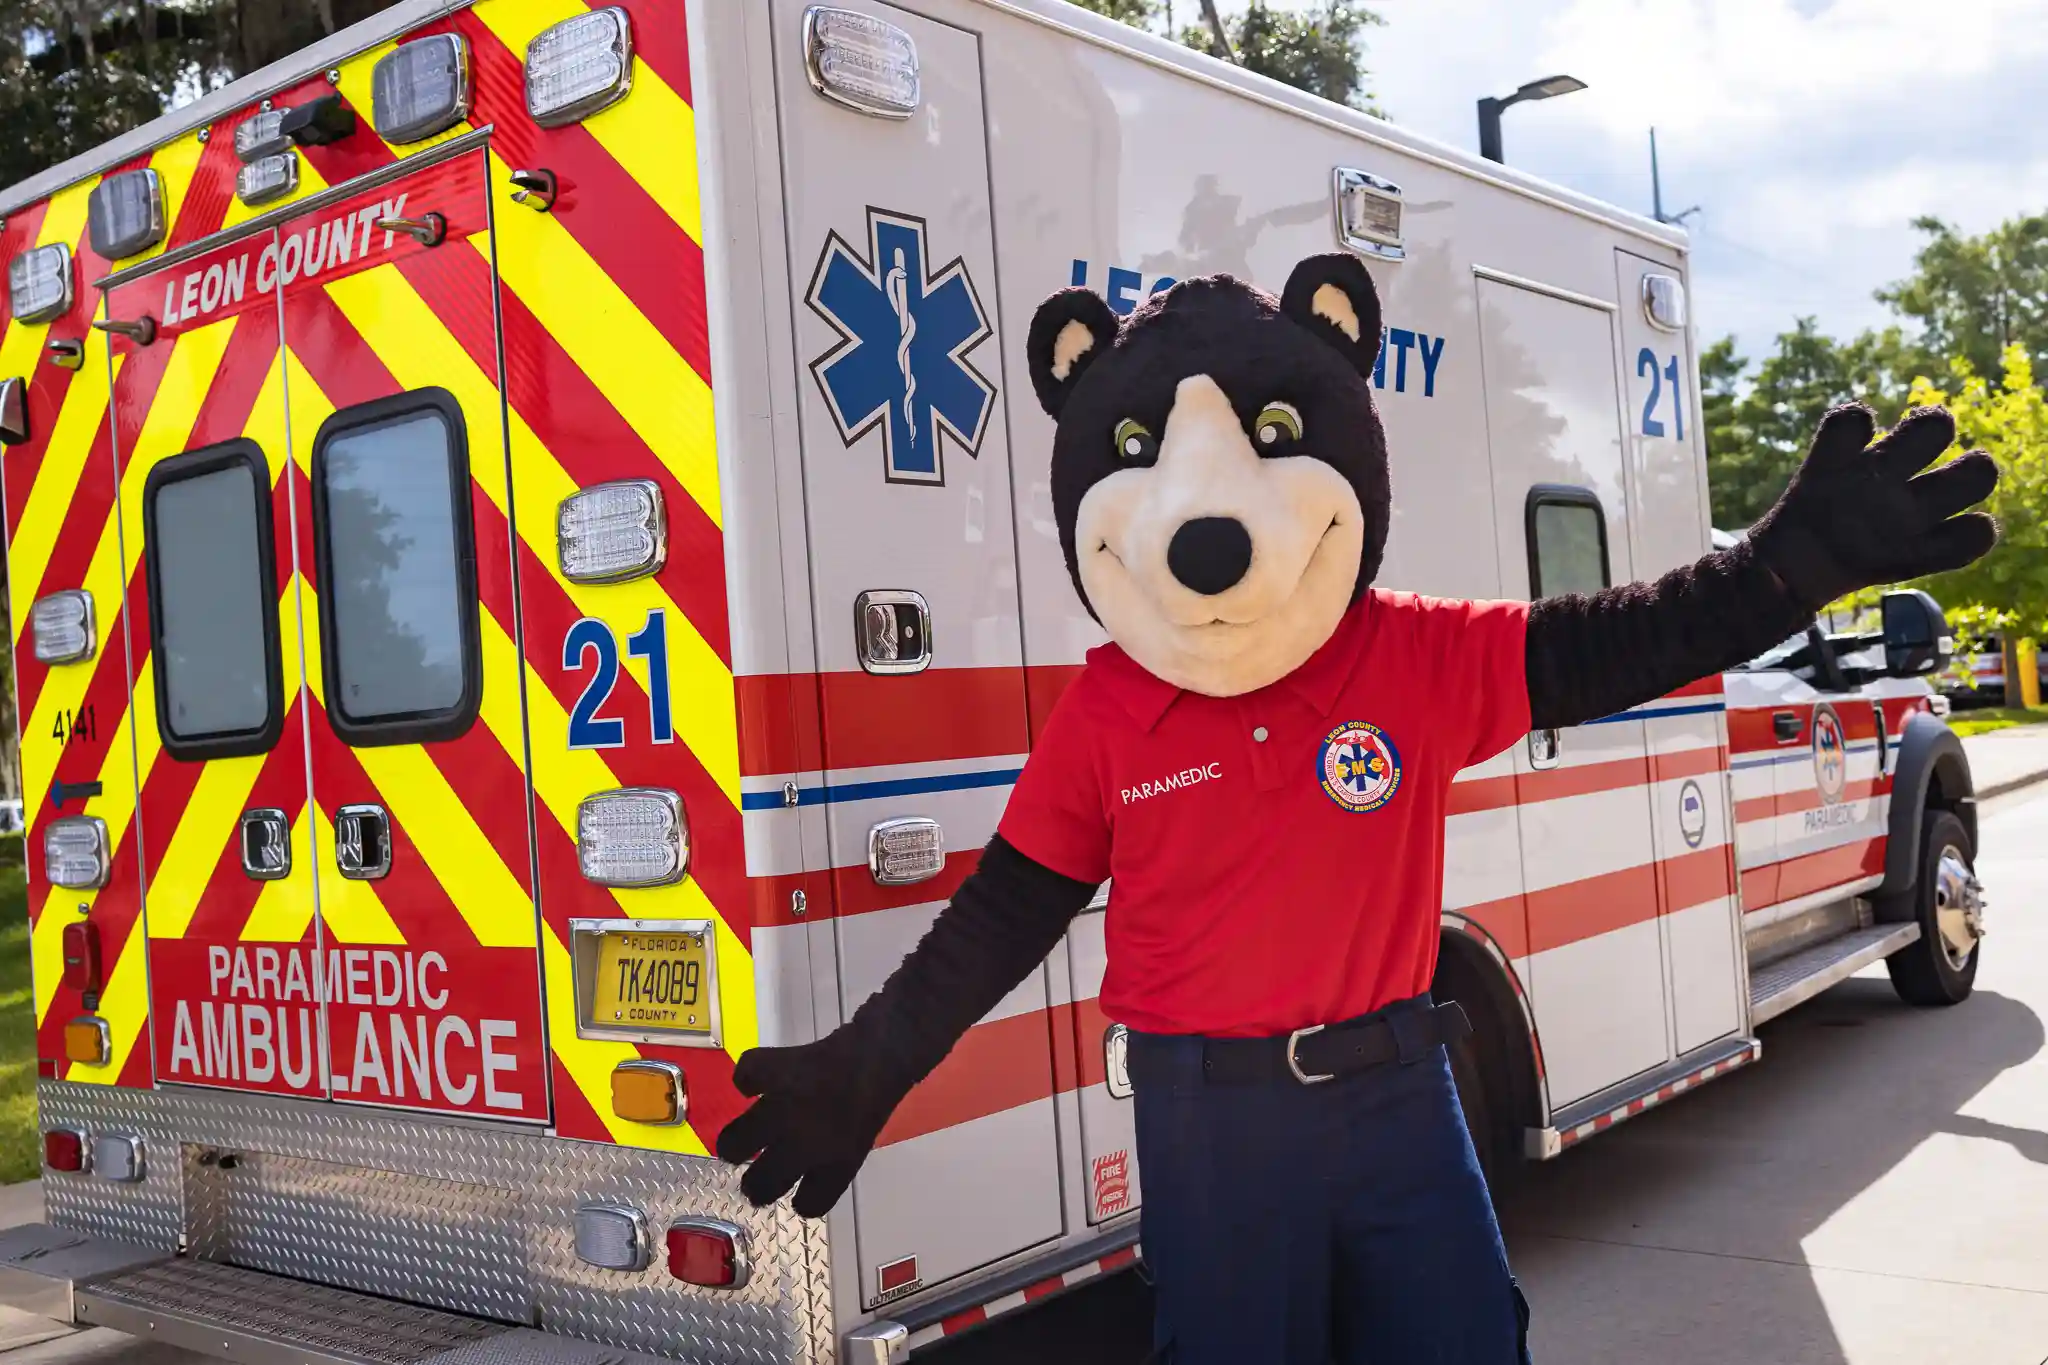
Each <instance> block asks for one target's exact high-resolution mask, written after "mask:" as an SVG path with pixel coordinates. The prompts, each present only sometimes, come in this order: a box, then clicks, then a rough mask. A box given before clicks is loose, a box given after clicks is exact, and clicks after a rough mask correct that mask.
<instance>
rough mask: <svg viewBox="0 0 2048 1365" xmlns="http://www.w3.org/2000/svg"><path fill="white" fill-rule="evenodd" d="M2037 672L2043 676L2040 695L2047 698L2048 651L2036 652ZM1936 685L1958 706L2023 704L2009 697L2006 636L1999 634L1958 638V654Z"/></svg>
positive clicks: (2035, 667) (2035, 666) (2039, 675)
mask: <svg viewBox="0 0 2048 1365" xmlns="http://www.w3.org/2000/svg"><path fill="white" fill-rule="evenodd" d="M2034 672H2035V676H2036V677H2037V678H2039V679H2040V683H2041V695H2042V696H2043V697H2044V698H2048V654H2037V655H2036V657H2035V661H2034ZM1935 686H1936V688H1937V689H1938V690H1939V691H1940V693H1941V695H1943V696H1944V697H1947V698H1948V699H1949V701H1950V702H1951V703H1952V704H1953V705H1955V706H1956V707H1958V708H1968V707H1972V706H2007V705H2012V706H2017V705H2019V704H2020V703H2019V700H2018V699H2017V698H2014V699H2012V700H2011V701H2008V700H2007V698H2006V688H2005V640H2004V638H2003V637H2002V636H1998V635H1988V636H1985V637H1983V638H1981V639H1976V640H1969V641H1959V642H1958V643H1957V648H1956V655H1955V658H1954V659H1953V660H1951V661H1950V663H1949V666H1948V667H1947V668H1946V669H1944V670H1943V671H1942V673H1941V674H1940V675H1939V676H1938V677H1937V678H1936V680H1935Z"/></svg>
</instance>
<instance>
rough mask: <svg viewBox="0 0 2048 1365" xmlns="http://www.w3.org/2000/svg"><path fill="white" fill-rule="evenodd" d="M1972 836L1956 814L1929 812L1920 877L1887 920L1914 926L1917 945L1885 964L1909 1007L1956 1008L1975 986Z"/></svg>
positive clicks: (1978, 924) (1977, 936)
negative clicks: (1913, 922) (1917, 926)
mask: <svg viewBox="0 0 2048 1365" xmlns="http://www.w3.org/2000/svg"><path fill="white" fill-rule="evenodd" d="M1972 862H1973V858H1972V850H1971V848H1970V832H1969V830H1967V829H1965V828H1964V827H1963V822H1962V821H1961V820H1960V819H1958V818H1957V816H1956V814H1955V812H1954V811H1947V810H1931V811H1928V812H1927V814H1926V815H1925V816H1924V817H1923V818H1922V820H1921V823H1920V875H1919V876H1918V877H1917V878H1916V879H1915V880H1914V883H1913V889H1912V890H1911V891H1910V892H1908V893H1906V894H1905V895H1904V896H1902V897H1900V898H1899V901H1900V902H1902V903H1900V904H1897V905H1895V906H1888V907H1886V909H1889V910H1892V911H1893V913H1892V914H1889V915H1884V916H1882V917H1883V918H1886V919H1892V918H1896V919H1899V920H1909V919H1910V920H1917V921H1918V922H1919V924H1920V937H1919V939H1918V940H1917V941H1915V942H1913V943H1909V944H1907V945H1906V946H1905V947H1903V948H1901V949H1899V951H1897V952H1896V953H1893V954H1892V955H1891V956H1890V957H1888V958H1886V959H1885V961H1884V965H1885V968H1886V970H1888V971H1889V972H1890V973H1891V977H1892V989H1893V990H1895V991H1897V992H1898V993H1899V998H1900V999H1901V1000H1904V1001H1905V1002H1906V1003H1907V1004H1909V1005H1955V1004H1960V1003H1961V1002H1962V1001H1964V1000H1967V999H1968V998H1969V995H1970V991H1971V989H1972V988H1973V987H1974V986H1975V985H1976V984H1977V959H1978V957H1979V954H1978V951H1977V950H1978V947H1979V946H1980V943H1981V940H1982V939H1983V936H1984V913H1983V903H1982V900H1981V898H1980V892H1981V888H1980V887H1979V885H1978V882H1977V874H1976V872H1975V870H1974V869H1973V867H1972Z"/></svg>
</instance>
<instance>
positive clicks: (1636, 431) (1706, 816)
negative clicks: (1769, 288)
mask: <svg viewBox="0 0 2048 1365" xmlns="http://www.w3.org/2000/svg"><path fill="white" fill-rule="evenodd" d="M1614 270H1615V290H1616V293H1615V297H1616V298H1619V299H1620V300H1621V302H1622V307H1621V355H1622V361H1623V364H1622V376H1623V380H1624V388H1623V392H1624V394H1625V395H1626V400H1625V401H1624V403H1623V405H1622V413H1623V417H1624V421H1625V424H1626V427H1627V430H1628V452H1629V465H1630V476H1631V491H1632V493H1633V497H1634V502H1633V505H1632V506H1631V508H1630V509H1629V518H1630V521H1631V523H1632V529H1633V530H1634V532H1635V554H1636V566H1635V576H1636V577H1637V578H1654V577H1656V576H1657V575H1658V574H1661V573H1664V572H1666V571H1668V570H1671V569H1675V568H1677V567H1678V566H1679V565H1681V564H1689V563H1691V562H1692V561H1693V560H1695V559H1697V558H1699V557H1700V556H1701V555H1703V554H1705V553H1706V552H1707V550H1708V549H1709V548H1710V547H1709V546H1708V544H1707V541H1706V535H1705V532H1706V527H1707V511H1706V503H1705V497H1706V481H1705V479H1704V478H1703V477H1702V475H1701V465H1702V457H1701V453H1700V452H1702V451H1703V450H1704V449H1705V446H1706V442H1705V441H1703V440H1702V439H1701V433H1699V432H1698V431H1696V430H1695V429H1694V425H1695V424H1694V416H1693V414H1694V412H1695V403H1694V398H1695V394H1694V391H1693V387H1692V373H1693V371H1692V366H1691V364H1690V362H1689V359H1688V356H1687V340H1688V339H1687V335H1686V333H1685V332H1683V331H1671V330H1666V329H1664V328H1661V327H1658V326H1655V325H1653V324H1652V323H1651V321H1650V314H1649V310H1648V309H1647V307H1646V306H1645V305H1644V302H1643V300H1644V297H1645V288H1646V285H1645V281H1646V280H1647V279H1648V278H1649V277H1651V276H1653V275H1663V276H1669V277H1675V276H1676V275H1677V272H1676V271H1675V270H1673V269H1672V268H1671V267H1669V266H1664V265H1660V264H1658V263H1657V262H1655V261H1651V260H1648V259H1646V258H1644V257H1642V256H1637V255H1634V254H1633V253H1631V252H1627V251H1617V252H1615V253H1614ZM1724 706H1725V702H1724V684H1723V681H1722V679H1721V678H1720V677H1719V676H1716V677H1712V678H1705V679H1702V680H1700V681H1699V682H1697V683H1694V684H1693V685H1692V686H1690V687H1686V688H1682V689H1680V691H1679V693H1678V694H1677V695H1675V696H1672V697H1670V698H1667V699H1665V700H1663V701H1660V702H1658V703H1657V704H1655V705H1653V706H1649V707H1645V708H1644V713H1645V716H1646V719H1645V720H1644V722H1643V728H1644V734H1645V737H1646V739H1647V741H1648V744H1649V750H1650V764H1651V774H1652V779H1653V781H1652V786H1651V796H1650V806H1651V825H1652V827H1653V829H1654V830H1655V834H1656V841H1657V867H1658V872H1657V887H1658V894H1659V897H1660V903H1661V905H1662V908H1663V913H1664V932H1665V937H1666V939H1667V941H1668V942H1669V944H1670V961H1671V1016H1672V1027H1673V1033H1674V1037H1675V1041H1676V1044H1677V1048H1678V1051H1680V1052H1689V1051H1691V1050H1692V1049H1694V1048H1696V1047H1700V1046H1702V1045H1703V1044H1706V1043H1710V1042H1712V1041H1714V1040H1715V1039H1716V1038H1720V1037H1724V1036H1726V1035H1727V1034H1730V1033H1733V1032H1734V1031H1735V1030H1736V1029H1737V1028H1739V1027H1741V1025H1742V1021H1743V1018H1744V1016H1745V1012H1746V1009H1747V1004H1748V1001H1747V999H1746V996H1747V990H1748V988H1747V985H1746V984H1745V975H1746V974H1745V972H1744V968H1743V964H1742V962H1741V960H1740V955H1741V952H1742V936H1741V932H1740V925H1739V923H1738V921H1739V920H1740V918H1741V908H1740V906H1739V904H1738V902H1737V900H1736V896H1735V868H1734V847H1733V843H1732V841H1731V837H1730V829H1731V827H1732V825H1733V822H1732V821H1731V819H1730V796H1729V792H1730V780H1729V775H1728V755H1727V743H1728V740H1727V728H1726V720H1727V717H1726V715H1725V714H1724ZM1759 775H1761V774H1759ZM1744 780H1745V782H1750V781H1754V778H1746V779H1744ZM1737 809H1739V807H1737Z"/></svg>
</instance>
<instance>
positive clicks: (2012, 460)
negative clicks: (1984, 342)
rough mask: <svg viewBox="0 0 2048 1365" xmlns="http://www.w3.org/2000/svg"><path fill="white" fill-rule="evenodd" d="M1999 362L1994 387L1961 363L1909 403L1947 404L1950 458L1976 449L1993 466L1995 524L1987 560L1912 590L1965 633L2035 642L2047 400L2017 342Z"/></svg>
mask: <svg viewBox="0 0 2048 1365" xmlns="http://www.w3.org/2000/svg"><path fill="white" fill-rule="evenodd" d="M2000 359H2001V370H2000V374H1999V379H1998V381H1997V382H1996V383H1992V382H1990V381H1987V380H1986V379H1984V378H1983V377H1981V376H1980V375H1979V374H1978V373H1977V371H1976V370H1975V369H1973V368H1972V367H1971V365H1970V362H1969V361H1967V360H1965V359H1962V358H1960V357H1959V358H1957V359H1956V360H1955V361H1954V363H1953V364H1952V365H1951V367H1950V370H1949V376H1948V383H1947V385H1946V386H1945V387H1940V388H1937V387H1936V386H1935V385H1934V383H1933V382H1932V381H1929V380H1924V379H1923V380H1921V381H1920V382H1918V383H1916V384H1915V385H1914V386H1913V390H1912V402H1913V403H1915V404H1921V403H1945V404H1947V405H1948V408H1949V411H1950V412H1952V413H1954V414H1955V419H1956V445H1955V447H1954V449H1953V450H1951V451H1950V452H1949V456H1950V457H1953V456H1954V455H1955V454H1958V453H1960V452H1962V451H1965V450H1978V449H1981V450H1985V451H1988V452H1989V453H1990V455H1991V457H1992V458H1993V459H1994V460H1996V461H1998V488H1997V490H1996V491H1995V492H1993V493H1992V495H1991V498H1990V501H1989V502H1988V503H1987V505H1986V508H1985V510H1987V511H1989V512H1990V513H1991V514H1992V515H1993V516H1994V517H1996V518H1997V519H1998V525H1999V540H1998V544H1997V546H1995V547H1994V548H1993V549H1992V551H1991V553H1990V554H1988V555H1986V556H1984V558H1982V559H1980V560H1978V561H1977V562H1976V563H1975V564H1972V565H1970V566H1969V567H1968V568H1965V569H1959V570H1957V571H1956V572H1954V573H1948V574H1938V575H1936V576H1934V577H1933V578H1929V579H1926V580H1924V581H1923V582H1921V583H1918V584H1915V585H1914V586H1916V587H1922V588H1925V589H1926V590H1927V591H1928V592H1930V593H1932V594H1934V597H1935V600H1937V601H1939V602H1941V603H1942V604H1943V605H1944V606H1945V607H1948V608H1949V609H1950V610H1949V619H1950V622H1951V624H1953V625H1955V626H1956V627H1957V628H1958V630H1959V631H1962V632H1963V633H1965V634H1972V635H1982V634H1985V633H1989V632H1991V631H2005V630H2010V631H2017V632H2019V633H2021V634H2023V635H2031V636H2036V637H2039V636H2041V635H2044V634H2048V398H2044V397H2043V395H2042V393H2041V390H2040V388H2039V387H2037V386H2036V385H2035V383H2034V365H2033V361H2032V360H2031V359H2030V358H2029V356H2028V355H2027V351H2026V348H2025V347H2024V346H2022V345H2020V344H2018V343H2017V342H2015V343H2014V344H2013V345H2011V346H2008V347H2006V349H2005V352H2004V354H2003V355H2002V356H2001V358H2000Z"/></svg>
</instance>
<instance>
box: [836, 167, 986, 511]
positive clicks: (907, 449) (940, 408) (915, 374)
mask: <svg viewBox="0 0 2048 1365" xmlns="http://www.w3.org/2000/svg"><path fill="white" fill-rule="evenodd" d="M806 302H808V303H809V304H810V305H811V309H812V311H814V312H816V313H817V314H818V316H819V317H822V318H823V319H825V321H827V322H829V323H831V324H832V327H833V330H835V331H836V332H838V333H839V337H840V340H839V342H838V343H837V344H836V345H834V346H833V348H832V349H831V350H830V351H827V352H826V353H825V354H824V355H822V356H820V357H818V359H816V360H814V361H812V362H811V373H812V374H814V375H815V376H817V380H818V388H819V390H820V391H821V392H823V394H824V395H825V405H826V406H827V407H829V408H830V409H831V410H832V420H833V422H834V424H836V425H837V426H838V428H839V438H840V440H842V441H844V442H845V443H846V444H847V445H849V446H851V445H852V444H853V443H854V442H855V441H857V440H859V439H860V438H861V437H863V436H865V435H867V433H868V432H869V431H871V430H873V429H874V428H875V427H876V426H877V425H879V426H881V428H882V449H883V455H884V465H883V477H884V478H886V479H887V480H888V481H889V482H890V483H932V484H942V483H944V482H945V481H946V471H945V465H944V462H943V460H942V458H941V451H940V435H941V433H944V434H945V435H947V436H950V437H951V438H952V439H953V440H954V441H956V442H957V443H958V444H959V445H960V447H961V448H962V449H963V450H965V451H966V452H967V453H968V454H969V455H970V456H978V455H979V454H980V451H981V438H982V434H983V433H984V432H985V431H987V429H988V420H989V415H990V414H991V413H992V412H994V411H995V397H996V390H995V385H993V384H991V383H989V382H988V380H986V379H984V378H982V376H981V374H980V372H979V371H977V370H976V369H975V368H974V366H973V365H971V364H970V363H968V361H967V358H966V356H967V352H969V351H971V350H973V349H974V348H975V347H976V346H979V345H980V344H981V343H982V342H984V341H986V340H988V338H989V336H990V334H991V331H992V329H991V328H990V327H989V322H988V315H987V313H985V312H984V311H983V310H982V306H981V300H980V299H979V298H977V297H976V296H975V293H974V284H973V281H971V280H969V279H968V277H967V266H966V263H965V262H964V261H963V260H961V259H960V258H959V257H955V258H954V259H953V261H952V263H951V264H949V265H947V266H945V267H944V268H943V269H941V270H940V271H939V272H938V273H937V274H935V275H928V274H926V265H925V222H924V219H922V218H913V217H911V216H910V215H908V214H902V213H891V212H889V211H887V210H885V209H878V208H873V207H870V208H869V209H868V253H867V255H866V256H865V257H862V256H861V255H860V254H859V253H858V252H857V251H855V250H854V248H852V247H851V246H849V245H847V243H846V241H845V240H844V239H843V238H841V237H840V235H839V234H838V233H836V232H834V233H831V234H830V235H829V236H828V237H827V238H826V240H825V250H824V252H823V254H822V255H820V256H819V258H818V269H817V273H816V274H814V275H813V276H812V277H811V288H810V293H809V295H808V297H807V299H806Z"/></svg>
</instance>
